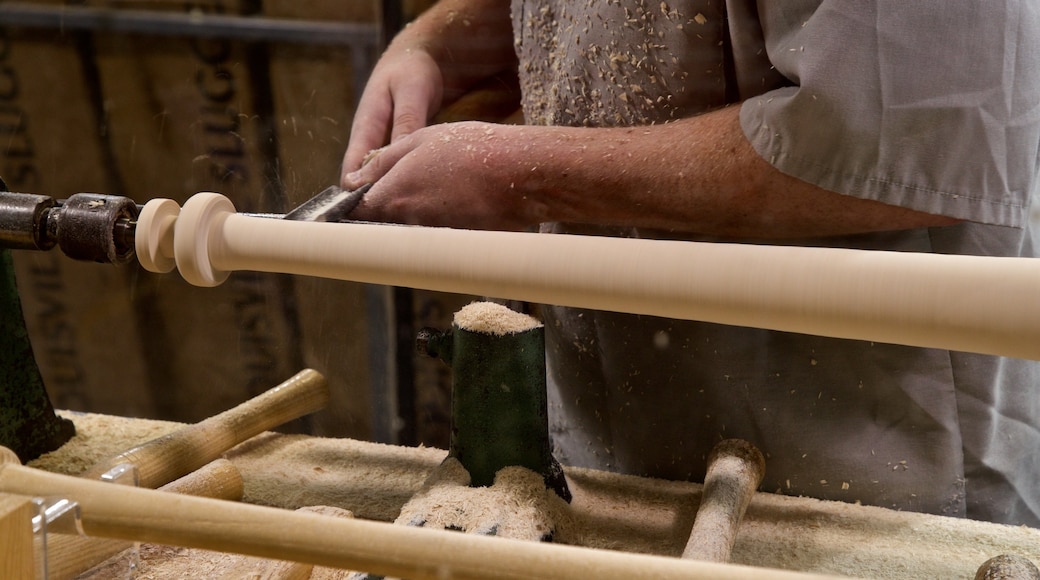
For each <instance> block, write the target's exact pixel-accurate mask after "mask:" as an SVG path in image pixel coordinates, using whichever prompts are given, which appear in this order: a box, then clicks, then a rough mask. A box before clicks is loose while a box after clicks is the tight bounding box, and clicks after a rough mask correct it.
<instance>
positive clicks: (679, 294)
mask: <svg viewBox="0 0 1040 580" xmlns="http://www.w3.org/2000/svg"><path fill="white" fill-rule="evenodd" d="M171 203H173V202H170V200H153V201H152V202H149V204H148V205H146V206H145V208H144V211H143V212H142V216H141V219H140V221H139V225H138V228H137V233H136V236H137V237H136V240H137V250H138V253H139V257H140V259H141V262H142V264H144V265H146V267H147V265H148V264H150V265H152V266H153V267H155V268H156V269H157V270H159V271H163V270H164V269H166V270H168V268H170V267H172V264H173V263H174V262H175V263H176V266H177V268H178V269H179V270H180V272H181V274H182V275H183V276H184V277H185V279H186V280H188V281H189V282H191V283H192V284H196V285H200V286H215V285H217V284H219V283H221V282H222V281H223V280H224V279H225V278H226V277H227V275H228V273H229V272H231V271H235V270H253V271H263V272H282V273H289V274H301V275H308V276H320V277H325V278H335V279H341V280H353V281H358V282H369V283H376V284H386V285H393V286H406V287H413V288H425V289H430V290H437V291H444V292H455V293H461V294H472V295H478V296H493V297H496V298H504V299H513V300H525V301H530V302H536V303H542V304H557V305H562V306H577V307H584V308H594V309H599V310H610V311H618V312H632V313H637V314H650V315H657V316H665V317H670V318H679V319H688V320H702V321H706V322H717V323H723V324H732V325H738V326H750V327H757V328H768V329H774V330H784V331H791V332H800V333H807V334H816V335H822V336H832V337H838V338H853V339H861V340H872V341H878V342H887V343H895V344H906V345H913V346H924V347H936V348H946V349H952V350H960V351H971V352H980V353H987V354H998V355H1005V356H1012V357H1021V358H1030V359H1037V360H1040V301H1037V300H1035V296H1036V292H1037V289H1040V261H1038V260H1036V259H1033V258H997V257H980V256H960V255H938V254H925V253H910V252H883V251H866V250H850V249H842V248H812V247H788V246H761V245H752V244H723V243H696V242H680V241H667V240H649V239H619V238H609V237H602V236H576V235H540V234H531V233H516V232H485V231H470V230H457V229H450V228H425V227H403V226H393V225H380V224H365V223H352V224H337V223H311V222H296V221H288V220H278V219H270V218H262V217H251V216H246V215H240V214H237V213H235V208H234V206H233V205H232V204H231V202H230V201H229V200H228V199H227V198H225V197H223V196H220V195H217V194H214V193H200V194H197V195H195V196H193V197H192V198H191V199H189V200H188V202H187V203H186V204H185V206H184V208H183V210H182V211H181V212H180V214H179V215H177V216H176V217H172V216H171V215H170V212H171V211H172V210H171V208H170V204H171ZM150 207H151V209H150ZM160 208H162V209H161V211H156V210H157V209H160ZM159 214H161V215H159ZM160 217H161V218H162V219H158V218H160ZM160 222H161V223H160ZM170 238H172V241H171V240H170ZM171 248H172V251H173V255H168V252H169V251H170V249H171ZM983 282H984V283H983Z"/></svg>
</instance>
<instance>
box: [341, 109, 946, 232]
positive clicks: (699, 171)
mask: <svg viewBox="0 0 1040 580" xmlns="http://www.w3.org/2000/svg"><path fill="white" fill-rule="evenodd" d="M368 182H374V183H375V185H374V186H373V188H372V189H371V190H370V191H369V193H368V194H367V195H366V197H365V199H364V200H363V201H362V204H361V205H360V206H359V208H358V209H357V210H355V212H354V214H352V217H356V218H357V219H361V220H375V221H393V222H404V223H422V224H427V225H445V226H454V227H465V228H482V229H523V228H528V227H531V226H533V225H536V224H538V223H541V222H549V221H563V222H576V223H588V224H609V225H624V226H637V227H647V228H658V229H672V230H679V231H687V232H695V233H699V234H703V235H711V236H724V237H735V238H796V237H797V238H803V237H814V236H830V235H840V234H855V233H864V232H873V231H885V230H900V229H910V228H919V227H930V226H944V225H952V224H955V223H957V220H955V219H952V218H948V217H944V216H938V215H931V214H925V213H921V212H917V211H913V210H909V209H906V208H902V207H896V206H891V205H886V204H883V203H880V202H875V201H870V200H863V199H859V198H855V197H851V196H848V195H842V194H838V193H834V192H830V191H826V190H823V189H820V188H819V187H816V186H814V185H812V184H809V183H807V182H804V181H801V180H799V179H796V178H793V177H790V176H787V175H784V174H783V173H781V172H779V171H778V170H776V169H775V168H773V167H772V166H771V165H770V164H769V163H767V162H766V161H765V160H763V159H762V158H761V157H760V156H759V155H758V154H757V153H756V152H755V151H754V150H753V149H752V147H751V144H750V143H749V142H748V141H747V139H746V138H745V137H744V133H743V131H742V129H741V127H740V121H739V106H738V105H733V106H730V107H726V108H724V109H720V110H718V111H715V112H712V113H707V114H704V115H700V116H697V117H692V118H688V119H684V120H681V121H677V122H673V123H668V124H663V125H653V126H647V127H631V128H600V129H589V128H573V127H513V126H501V125H489V124H484V123H463V124H454V125H444V126H437V127H430V128H427V129H424V130H422V131H419V132H417V133H414V134H412V135H410V136H408V137H407V138H404V139H402V140H401V141H399V142H397V143H395V144H393V145H391V146H390V147H388V148H387V149H386V150H384V151H383V152H382V153H380V154H379V155H378V156H377V157H376V158H375V159H374V160H373V162H372V163H370V164H369V165H367V166H366V167H364V168H363V169H362V170H361V171H360V172H357V173H354V174H351V175H347V176H345V184H346V185H348V186H350V185H359V184H361V183H368Z"/></svg>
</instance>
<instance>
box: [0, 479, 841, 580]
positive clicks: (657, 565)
mask: <svg viewBox="0 0 1040 580" xmlns="http://www.w3.org/2000/svg"><path fill="white" fill-rule="evenodd" d="M122 487H123V486H115V485H111V484H107V483H102V482H95V481H90V480H85V479H81V478H75V477H68V476H63V475H56V474H52V473H46V472H42V471H40V470H37V469H31V468H27V467H22V466H20V465H12V464H5V465H0V492H3V493H13V494H32V495H60V496H62V497H65V498H68V499H71V500H73V501H76V502H77V503H78V504H79V505H80V513H81V516H82V523H83V530H84V532H86V533H87V534H89V535H92V536H97V537H108V538H118V539H124V540H138V541H142V542H152V543H157V544H165V545H172V546H184V547H191V548H202V549H208V550H216V551H221V552H231V553H237V554H245V555H250V556H259V557H263V558H273V559H278V560H291V561H296V562H304V563H308V564H314V565H319V566H328V567H331V568H343V569H348V570H359V571H366V572H371V573H375V574H381V575H386V576H398V577H405V578H414V579H417V580H421V579H430V580H435V579H440V578H444V577H446V576H450V577H452V578H459V579H464V578H474V579H476V578H481V579H487V578H573V579H575V580H579V579H580V580H585V579H587V578H626V579H629V578H643V577H653V578H684V579H687V580H691V579H692V580H697V579H709V578H710V579H713V580H729V579H737V578H741V579H744V580H763V579H766V578H770V579H777V580H794V579H800V580H809V579H812V578H823V577H824V576H818V575H812V574H803V573H798V572H788V571H781V570H773V569H768V570H767V569H761V568H752V567H748V566H736V565H729V564H718V563H713V562H697V561H693V560H683V559H680V558H668V557H661V556H650V555H644V554H630V553H622V552H614V551H609V550H595V549H590V548H580V547H575V546H564V545H559V544H546V543H542V542H527V541H522V540H513V539H508V538H495V537H490V536H478V535H474V534H460V533H458V532H452V531H445V530H428V529H423V528H416V527H409V526H398V525H394V524H390V523H385V522H372V521H365V520H351V519H344V518H333V517H326V516H321V515H317V514H309V513H301V512H291V511H288V510H281V509H277V508H270V507H263V506H256V505H248V504H240V503H234V502H226V501H220V500H213V499H208V498H197V497H190V496H183V495H177V494H170V493H165V492H162V491H157V490H150V489H142V488H132V489H123V488H122Z"/></svg>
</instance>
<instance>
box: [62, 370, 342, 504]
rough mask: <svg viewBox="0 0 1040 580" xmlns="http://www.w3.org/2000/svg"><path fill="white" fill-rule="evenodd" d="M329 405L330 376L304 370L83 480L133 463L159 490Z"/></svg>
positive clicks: (107, 463) (143, 480)
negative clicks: (241, 445)
mask: <svg viewBox="0 0 1040 580" xmlns="http://www.w3.org/2000/svg"><path fill="white" fill-rule="evenodd" d="M328 402H329V387H328V383H327V382H326V381H325V377H324V376H322V375H321V373H319V372H318V371H315V370H312V369H304V370H302V371H300V372H298V373H296V374H295V375H293V376H292V377H291V378H289V379H288V380H286V381H285V382H283V383H282V384H280V385H278V386H276V387H274V388H272V389H270V390H268V391H266V392H265V393H263V394H261V395H258V396H256V397H254V398H252V399H250V400H248V401H246V402H244V403H242V404H241V405H238V406H237V407H234V408H232V409H228V410H227V411H224V412H223V413H220V414H218V415H214V416H212V417H209V418H208V419H204V420H203V421H200V422H199V423H196V424H194V425H189V426H187V427H184V428H183V429H180V430H177V431H174V432H173V433H170V434H168V435H164V436H162V437H158V438H156V439H153V440H151V441H148V442H147V443H143V444H141V445H138V446H137V447H134V448H133V449H129V450H127V451H124V452H122V453H119V454H117V455H115V456H113V457H110V458H109V459H106V460H104V461H101V462H99V463H98V464H97V465H95V466H94V467H92V468H91V469H90V470H89V471H87V472H86V473H84V474H83V477H89V478H94V479H96V478H98V477H101V474H103V473H105V472H106V471H108V470H109V469H112V468H113V467H115V466H116V465H119V464H120V463H131V464H133V465H135V466H136V467H137V472H138V477H139V480H140V486H141V487H148V488H152V489H154V488H156V487H159V486H160V485H164V484H166V483H168V482H170V481H172V480H174V479H177V478H178V477H181V476H184V475H186V474H188V473H191V472H192V471H195V470H196V469H198V468H200V467H202V466H203V465H205V464H207V463H209V462H211V461H213V460H215V459H217V458H219V457H220V456H221V455H222V454H223V453H224V452H225V451H227V450H228V449H231V448H232V447H234V446H235V445H238V444H239V443H242V442H243V441H245V440H247V439H249V438H251V437H253V436H255V435H259V434H260V433H262V432H264V431H267V430H269V429H273V428H275V427H277V426H279V425H281V424H283V423H285V422H287V421H291V420H293V419H296V418H299V417H301V416H303V415H306V414H308V413H313V412H314V411H317V410H320V409H322V408H324V407H325V406H326V405H327V404H328Z"/></svg>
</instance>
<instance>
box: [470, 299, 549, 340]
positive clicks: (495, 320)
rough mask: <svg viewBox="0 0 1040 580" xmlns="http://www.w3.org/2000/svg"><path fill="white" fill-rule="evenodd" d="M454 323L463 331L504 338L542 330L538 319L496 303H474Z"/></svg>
mask: <svg viewBox="0 0 1040 580" xmlns="http://www.w3.org/2000/svg"><path fill="white" fill-rule="evenodd" d="M454 323H455V325H456V326H458V327H459V328H461V329H463V330H468V331H470V332H479V333H482V334H491V335H494V336H504V335H507V334H519V333H521V332H526V331H528V330H533V329H535V328H541V326H542V323H541V322H539V321H538V320H537V319H535V318H533V317H531V316H528V315H526V314H522V313H520V312H516V311H514V310H510V309H509V308H508V307H506V306H503V305H501V304H496V303H494V302H473V303H472V304H469V305H467V306H465V307H463V308H462V309H461V310H459V311H458V312H456V313H455V319H454Z"/></svg>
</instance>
